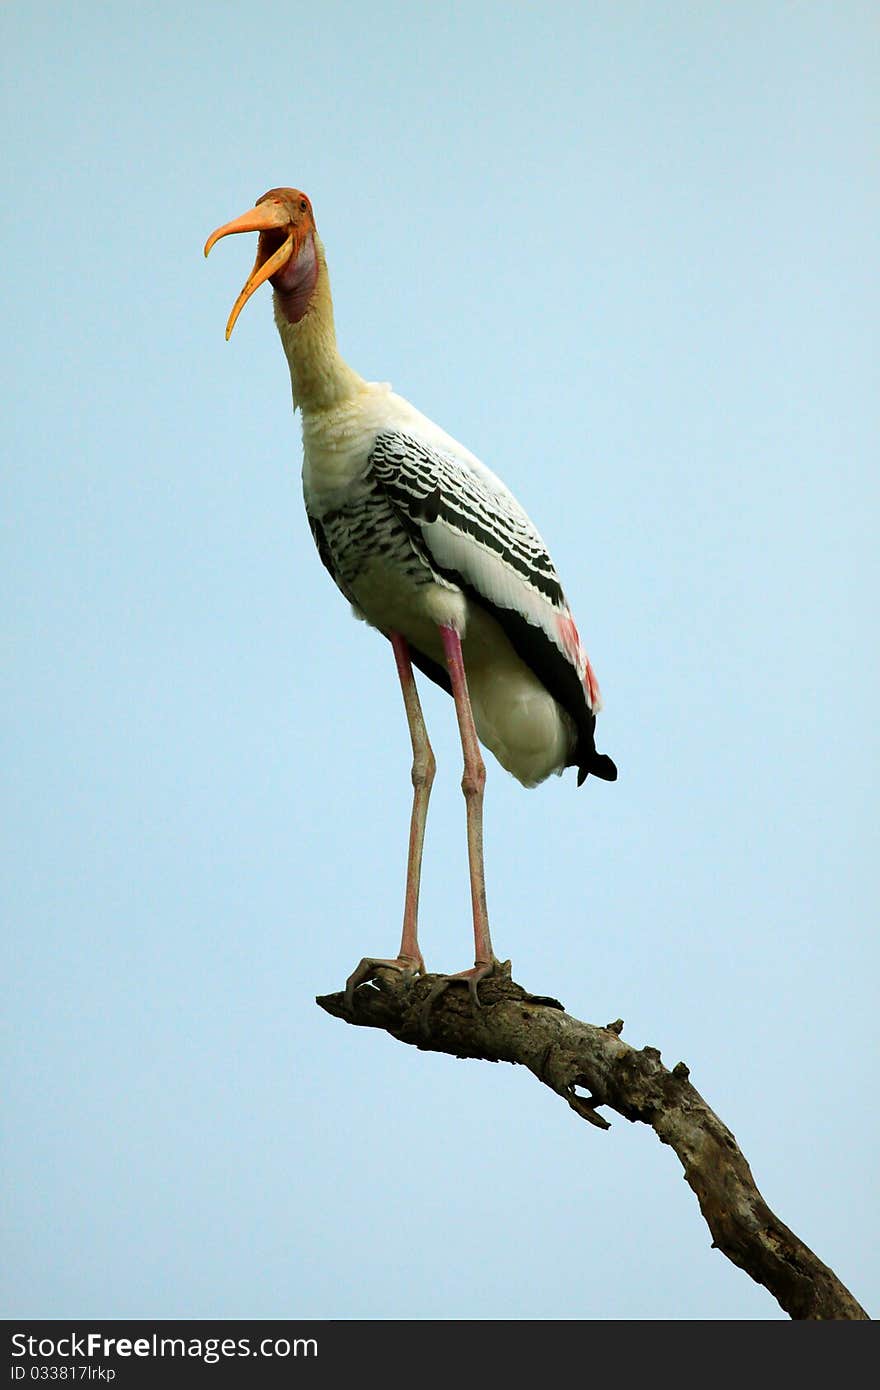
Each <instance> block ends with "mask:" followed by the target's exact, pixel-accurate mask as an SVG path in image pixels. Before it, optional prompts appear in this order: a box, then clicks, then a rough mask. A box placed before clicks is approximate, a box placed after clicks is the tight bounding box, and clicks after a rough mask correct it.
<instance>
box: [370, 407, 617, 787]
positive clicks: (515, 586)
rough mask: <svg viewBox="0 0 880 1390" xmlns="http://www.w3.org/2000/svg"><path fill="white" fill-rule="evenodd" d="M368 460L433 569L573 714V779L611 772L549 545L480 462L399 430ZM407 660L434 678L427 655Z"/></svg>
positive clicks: (590, 677)
mask: <svg viewBox="0 0 880 1390" xmlns="http://www.w3.org/2000/svg"><path fill="white" fill-rule="evenodd" d="M369 466H370V472H371V474H372V477H373V478H374V479H375V481H376V482H377V483H378V484H379V486H380V487H381V488H382V491H383V492H384V494H385V496H386V497H387V498H388V500H389V501H390V502H391V503H392V505H393V506H394V508H395V509H396V511H397V512H398V514H399V516H400V517H401V519H402V521H403V522H404V524H405V525H406V527H407V530H408V531H409V533H410V535H411V537H412V538H413V540H414V542H415V543H416V544H417V545H419V546H420V547H423V548H424V552H425V555H426V559H428V560H429V562H430V564H431V566H432V568H434V569H436V571H437V572H438V573H439V574H440V575H442V576H443V577H444V578H445V579H447V580H449V581H451V582H453V583H455V584H457V585H458V586H460V587H461V589H462V590H463V591H464V592H465V593H466V594H467V595H468V597H469V598H470V599H471V601H473V602H477V603H479V604H481V605H482V607H483V608H485V609H486V610H487V611H488V612H490V613H491V615H492V616H493V617H494V618H495V619H496V621H497V622H498V623H499V625H500V626H501V628H502V629H503V631H504V633H505V635H506V636H507V639H508V641H509V642H510V644H511V646H512V647H513V648H514V650H515V651H516V653H517V655H518V656H519V657H520V658H521V659H522V660H523V661H524V662H525V663H526V664H527V665H528V666H529V667H530V668H531V669H532V670H533V671H534V672H535V674H536V675H537V676H538V678H539V679H540V680H541V681H542V683H543V684H544V686H545V687H546V688H547V690H549V692H550V693H551V694H552V695H553V697H554V698H555V699H556V700H557V701H558V703H559V704H560V705H561V706H562V708H563V709H565V710H566V711H567V712H568V714H569V715H570V717H571V719H572V720H573V722H574V725H575V728H576V730H577V735H578V737H577V744H576V747H575V749H574V750H573V753H572V763H574V764H576V765H577V767H578V768H579V773H580V775H579V778H578V781H579V782H581V781H583V779H584V778H585V777H586V776H587V774H588V773H589V772H592V773H594V775H597V776H599V777H604V778H606V779H608V780H611V779H613V777H616V775H617V773H616V769H615V767H614V764H613V763H612V762H611V760H610V758H604V757H602V756H600V755H599V754H597V753H596V748H595V743H594V739H593V733H594V729H595V723H596V713H597V711H598V710H599V708H600V707H601V699H600V695H599V687H598V684H597V682H596V678H595V675H594V674H593V670H592V667H591V666H590V663H589V661H588V659H587V656H586V653H585V652H584V650H583V647H582V646H581V643H580V639H579V637H578V633H577V628H576V627H575V623H574V619H573V618H572V615H571V611H570V609H569V607H568V604H567V603H566V600H565V594H564V593H563V589H562V585H561V583H560V580H559V576H558V574H557V573H556V569H555V567H554V565H553V562H552V560H551V559H550V556H549V555H548V553H547V547H546V546H545V544H544V542H543V540H542V539H541V537H540V535H539V534H538V532H537V530H536V529H535V526H534V524H533V523H532V521H531V520H530V519H529V517H528V516H527V514H526V513H525V511H524V510H523V509H522V507H521V506H520V504H519V503H518V502H517V500H516V498H515V497H513V495H512V494H511V493H510V492H509V491H508V490H507V488H506V487H505V486H504V484H503V483H502V482H501V481H500V479H498V478H496V477H495V475H494V474H493V473H491V472H490V471H489V470H488V469H487V468H484V467H483V466H482V465H476V466H474V465H472V464H471V463H470V462H469V461H468V460H466V459H462V458H459V457H457V456H456V455H454V454H452V453H450V452H447V451H445V450H442V449H440V448H437V447H435V446H433V445H429V444H426V443H424V442H423V441H422V440H419V439H417V438H415V437H414V436H412V435H409V434H407V433H403V432H398V431H394V432H387V433H383V434H380V435H379V436H378V438H377V439H376V443H375V446H374V448H373V450H372V453H371V455H370V461H369ZM414 659H415V660H416V661H417V664H418V665H420V666H421V668H422V669H423V670H425V672H426V674H428V675H429V676H431V678H432V679H435V680H436V679H437V668H436V667H434V666H433V663H430V662H427V663H426V662H424V661H421V660H419V659H418V654H416V653H414ZM432 667H433V669H431V668H432ZM441 683H443V684H445V681H444V682H441Z"/></svg>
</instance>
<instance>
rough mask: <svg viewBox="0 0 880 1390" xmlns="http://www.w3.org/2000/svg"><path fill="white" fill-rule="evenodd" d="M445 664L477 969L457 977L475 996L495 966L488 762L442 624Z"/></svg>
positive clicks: (454, 645) (452, 640) (455, 652)
mask: <svg viewBox="0 0 880 1390" xmlns="http://www.w3.org/2000/svg"><path fill="white" fill-rule="evenodd" d="M440 634H441V636H442V638H443V650H444V652H445V653H446V666H447V669H448V671H449V679H450V681H451V683H452V694H453V698H454V700H455V712H456V714H457V715H458V729H459V733H460V734H461V747H462V752H463V753H464V776H463V777H462V779H461V789H462V791H463V792H464V796H465V804H466V807H467V842H468V862H469V865H470V874H471V904H472V907H473V913H474V969H473V970H466V971H463V972H462V975H461V976H459V977H457V978H462V979H467V980H468V983H469V985H470V987H471V991H472V993H473V995H474V997H476V986H477V982H478V981H479V980H481V979H483V977H484V976H486V975H490V974H491V973H492V971H493V969H494V967H495V964H496V961H495V954H494V952H493V950H492V939H491V937H490V935H489V911H488V908H487V906H486V879H485V872H484V867H483V788H484V787H485V785H486V765H485V763H484V762H483V756H482V754H481V752H480V745H479V743H478V741H477V731H476V729H475V728H474V716H473V712H472V710H471V701H470V696H469V695H468V688H467V677H466V676H465V669H464V659H463V657H462V654H461V639H460V637H459V635H458V633H457V632H456V631H455V628H452V627H441V628H440Z"/></svg>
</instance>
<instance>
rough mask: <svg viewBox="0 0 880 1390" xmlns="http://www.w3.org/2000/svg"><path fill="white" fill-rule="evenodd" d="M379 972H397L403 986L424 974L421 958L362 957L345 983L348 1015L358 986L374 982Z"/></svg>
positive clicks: (423, 963)
mask: <svg viewBox="0 0 880 1390" xmlns="http://www.w3.org/2000/svg"><path fill="white" fill-rule="evenodd" d="M379 970H399V971H400V972H401V974H402V976H403V980H404V983H405V984H408V985H409V984H412V982H413V980H414V979H415V978H416V976H417V975H424V974H425V962H424V961H423V960H422V957H421V956H419V957H418V958H416V957H414V956H398V957H397V959H396V960H380V959H378V957H376V956H364V958H363V960H362V961H361V963H360V965H358V966H357V967H356V968H355V969H354V970H353V971H352V972H351V974H350V975H349V977H348V979H347V980H346V982H345V1007H346V1008H347V1009H348V1011H349V1013H350V1012H351V1011H352V1009H353V1008H354V992H355V990H356V989H357V988H358V986H359V985H364V984H366V983H367V981H368V980H374V979H375V978H376V974H377V972H378V971H379Z"/></svg>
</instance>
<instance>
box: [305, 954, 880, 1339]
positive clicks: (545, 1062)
mask: <svg viewBox="0 0 880 1390" xmlns="http://www.w3.org/2000/svg"><path fill="white" fill-rule="evenodd" d="M436 984H437V977H436V976H424V977H422V978H421V979H418V980H416V981H415V982H413V983H407V982H405V981H404V980H403V979H402V977H401V975H400V974H399V972H397V971H394V970H381V971H380V972H379V974H378V975H377V977H376V980H375V981H374V983H373V984H368V985H362V986H361V987H360V988H359V989H358V990H357V991H356V992H355V995H354V1006H353V1010H351V1011H349V1010H348V1008H347V1007H346V1002H345V995H344V994H342V993H340V994H328V995H325V996H323V997H319V998H318V1000H317V1003H318V1004H319V1005H320V1006H321V1008H322V1009H325V1010H326V1011H327V1013H329V1014H332V1015H333V1016H334V1017H335V1018H341V1019H343V1020H345V1021H346V1022H347V1023H353V1024H356V1025H358V1026H360V1027H367V1028H383V1029H384V1030H385V1031H386V1032H387V1033H390V1034H391V1036H392V1037H394V1038H397V1039H398V1041H399V1042H404V1043H409V1044H411V1045H413V1046H415V1047H418V1048H420V1049H422V1050H423V1051H430V1052H447V1053H450V1054H451V1055H452V1056H455V1057H474V1058H482V1059H483V1060H484V1061H488V1062H513V1063H519V1064H520V1065H521V1066H524V1067H527V1068H528V1069H529V1071H530V1072H531V1073H532V1074H533V1076H536V1077H537V1078H538V1080H539V1081H542V1082H543V1083H544V1085H545V1086H549V1087H550V1089H551V1090H552V1091H555V1092H556V1094H557V1095H558V1096H561V1097H562V1099H563V1100H565V1101H566V1103H567V1104H568V1105H569V1106H571V1108H572V1110H573V1111H574V1112H575V1114H577V1115H579V1116H580V1117H581V1119H583V1120H586V1121H587V1122H588V1123H589V1124H591V1125H594V1126H596V1127H597V1128H599V1129H608V1128H609V1127H610V1126H609V1123H608V1121H607V1120H606V1119H605V1118H604V1116H602V1115H600V1114H599V1108H600V1107H603V1108H609V1109H611V1110H614V1111H616V1112H617V1114H619V1115H622V1116H624V1118H625V1119H627V1120H631V1121H633V1122H635V1121H639V1122H641V1123H643V1124H647V1125H650V1126H651V1128H652V1129H653V1130H654V1132H655V1134H656V1135H657V1137H658V1139H659V1140H660V1141H661V1143H663V1144H669V1145H670V1146H671V1147H672V1148H673V1149H674V1150H675V1152H676V1154H677V1155H678V1157H679V1160H680V1161H681V1164H682V1167H683V1168H684V1175H685V1178H686V1180H687V1182H688V1183H689V1185H690V1187H691V1188H692V1189H693V1191H694V1193H695V1194H696V1197H697V1201H698V1202H699V1204H700V1210H701V1211H702V1213H703V1217H704V1219H705V1221H706V1223H707V1225H708V1227H709V1230H710V1231H711V1233H712V1243H713V1245H714V1247H715V1248H716V1249H718V1250H720V1251H721V1252H722V1253H723V1254H724V1255H726V1256H727V1258H728V1259H729V1260H732V1261H733V1263H734V1264H735V1265H738V1266H739V1267H740V1269H743V1270H745V1272H746V1273H747V1274H749V1275H751V1277H752V1278H753V1279H754V1280H755V1281H756V1282H757V1283H759V1284H763V1285H764V1287H765V1288H766V1289H768V1290H769V1291H770V1293H772V1294H773V1296H774V1298H776V1300H777V1301H778V1303H779V1304H780V1306H781V1307H782V1308H783V1309H784V1311H785V1312H786V1313H788V1314H789V1315H790V1316H791V1317H792V1318H819V1319H828V1318H835V1319H860V1320H863V1319H867V1318H868V1314H867V1313H866V1312H865V1310H864V1308H862V1307H861V1306H860V1304H859V1303H857V1302H856V1300H855V1298H853V1296H852V1294H851V1293H850V1292H849V1291H848V1290H847V1289H846V1288H844V1286H843V1284H842V1283H841V1282H840V1280H839V1279H838V1278H837V1276H836V1275H835V1274H834V1273H833V1271H832V1270H830V1269H829V1268H828V1267H827V1265H824V1264H823V1263H822V1261H821V1260H820V1259H818V1258H817V1256H815V1255H814V1254H813V1252H812V1251H811V1250H809V1249H808V1248H807V1246H806V1245H804V1243H803V1241H801V1240H799V1239H798V1237H797V1236H796V1235H795V1234H794V1232H793V1231H790V1230H789V1228H788V1227H787V1226H785V1225H783V1223H782V1222H781V1221H780V1220H779V1218H778V1217H777V1216H775V1215H774V1213H773V1212H772V1211H771V1210H770V1208H769V1207H768V1206H767V1204H766V1202H765V1201H764V1199H763V1197H762V1196H761V1194H760V1192H759V1191H758V1189H757V1187H756V1186H755V1180H754V1178H753V1177H752V1174H751V1170H750V1168H749V1165H748V1163H747V1162H746V1160H745V1158H744V1157H743V1155H742V1153H741V1151H740V1149H739V1146H738V1145H737V1142H736V1140H735V1139H734V1137H733V1135H732V1134H731V1132H730V1130H729V1129H728V1128H727V1127H726V1125H724V1124H722V1122H721V1120H720V1119H719V1118H718V1116H717V1115H716V1114H715V1113H714V1112H713V1111H712V1110H711V1109H710V1108H709V1106H708V1105H707V1104H706V1102H705V1101H704V1099H703V1097H702V1096H701V1095H700V1094H699V1092H698V1091H697V1090H695V1088H694V1087H693V1086H692V1085H691V1083H690V1080H689V1079H688V1076H689V1073H688V1068H687V1067H686V1066H685V1064H684V1063H683V1062H679V1063H678V1065H677V1066H675V1067H673V1068H672V1070H671V1071H667V1069H666V1067H664V1066H663V1065H662V1063H661V1061H660V1053H659V1052H658V1051H657V1049H656V1048H654V1047H643V1048H641V1049H636V1048H634V1047H630V1045H629V1044H628V1043H626V1042H624V1041H623V1039H622V1038H621V1036H620V1034H621V1031H622V1029H623V1022H622V1020H620V1019H617V1020H616V1021H615V1022H613V1023H609V1024H607V1025H606V1026H605V1027H604V1028H601V1027H597V1026H596V1025H595V1024H592V1023H582V1022H581V1021H580V1020H579V1019H576V1018H572V1017H571V1016H570V1015H569V1014H567V1013H566V1012H565V1011H564V1009H563V1007H562V1005H561V1004H560V1003H559V1002H558V1000H555V999H549V998H546V997H544V996H538V995H533V994H529V993H528V992H527V991H526V990H525V989H523V988H522V986H521V985H518V984H516V983H515V982H514V981H513V980H511V979H510V976H509V967H508V969H507V972H506V973H501V974H497V973H496V975H495V976H492V977H491V978H489V979H487V980H485V981H483V982H482V983H481V984H480V999H481V1003H482V1007H480V1008H474V1006H473V1004H472V1002H471V999H470V997H469V995H468V992H467V990H465V989H461V988H459V987H452V988H449V989H446V990H445V991H444V992H443V993H441V994H440V995H439V997H437V998H435V999H434V1000H433V1002H432V1003H431V1004H430V1005H428V1003H427V1001H428V999H429V996H430V995H431V992H432V988H433V987H434V986H435V985H436Z"/></svg>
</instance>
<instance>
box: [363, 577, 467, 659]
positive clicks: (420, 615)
mask: <svg viewBox="0 0 880 1390" xmlns="http://www.w3.org/2000/svg"><path fill="white" fill-rule="evenodd" d="M350 590H351V594H352V597H353V598H354V600H355V603H356V605H357V608H358V610H359V612H360V614H361V615H362V616H363V617H364V618H365V619H366V621H367V622H368V623H370V624H371V626H373V627H377V628H379V630H380V631H381V632H386V633H387V632H399V633H400V634H401V635H402V636H403V637H405V638H406V640H407V641H408V642H409V643H411V645H412V646H414V647H416V648H417V650H419V651H421V652H424V653H425V655H426V656H429V657H431V659H432V660H433V661H436V662H438V663H439V664H440V665H441V666H442V665H443V664H444V656H443V642H442V639H441V637H440V627H441V625H446V626H452V627H455V628H457V629H459V630H461V629H462V628H463V627H464V625H465V607H466V605H465V597H464V595H463V594H462V592H461V590H460V589H458V588H455V587H454V586H453V585H447V584H443V583H437V582H436V580H435V579H434V578H433V577H432V575H431V573H430V571H429V570H426V569H424V568H421V567H416V566H413V567H408V568H404V567H400V566H398V565H392V564H389V563H387V562H386V561H384V560H383V559H381V558H374V559H371V560H369V561H368V562H367V563H366V564H365V565H363V566H362V567H361V569H360V571H359V573H358V574H357V576H356V578H355V579H354V580H353V581H352V582H351V584H350Z"/></svg>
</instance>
